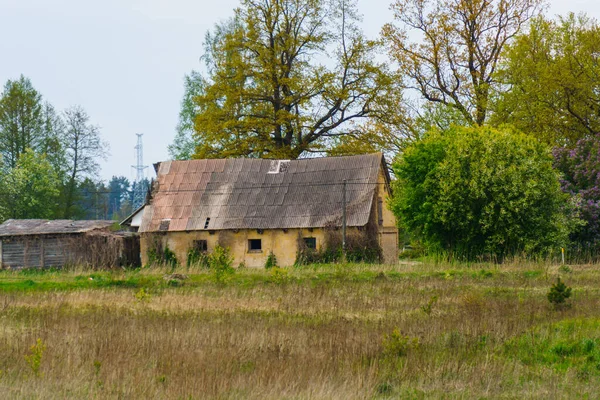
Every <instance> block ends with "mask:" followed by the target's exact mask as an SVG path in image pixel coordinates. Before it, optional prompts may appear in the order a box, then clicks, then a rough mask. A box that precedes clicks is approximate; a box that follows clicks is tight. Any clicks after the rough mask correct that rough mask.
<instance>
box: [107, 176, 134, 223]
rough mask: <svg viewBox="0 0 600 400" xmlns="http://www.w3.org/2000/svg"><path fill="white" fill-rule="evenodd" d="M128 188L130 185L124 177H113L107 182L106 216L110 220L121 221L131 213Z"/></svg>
mask: <svg viewBox="0 0 600 400" xmlns="http://www.w3.org/2000/svg"><path fill="white" fill-rule="evenodd" d="M130 188H131V183H130V182H129V179H127V178H126V177H124V176H113V177H112V178H111V180H110V181H109V182H108V215H110V216H111V217H112V218H116V219H119V220H121V219H123V218H125V217H126V216H127V215H129V214H130V213H131V211H132V210H131V201H130V199H131V190H130ZM123 208H125V209H123Z"/></svg>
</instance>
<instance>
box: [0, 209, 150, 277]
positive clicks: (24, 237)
mask: <svg viewBox="0 0 600 400" xmlns="http://www.w3.org/2000/svg"><path fill="white" fill-rule="evenodd" d="M113 225H114V221H71V220H42V219H22V220H18V219H9V220H7V221H5V222H4V223H3V224H1V225H0V268H12V269H19V268H49V267H57V268H60V267H63V266H66V265H86V266H91V267H97V268H109V267H115V266H122V265H130V266H138V265H139V264H140V244H139V237H138V236H137V234H135V233H133V232H124V231H120V230H114V229H113Z"/></svg>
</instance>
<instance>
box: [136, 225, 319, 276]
mask: <svg viewBox="0 0 600 400" xmlns="http://www.w3.org/2000/svg"><path fill="white" fill-rule="evenodd" d="M212 232H213V233H212V234H211V233H210V232H209V231H190V232H168V233H156V234H152V235H156V237H159V238H160V239H161V241H162V243H163V245H166V246H168V247H169V249H171V250H172V251H173V252H174V253H175V255H176V256H177V260H178V261H179V263H180V264H182V265H185V264H186V263H187V253H188V251H189V249H190V248H191V247H192V246H193V243H194V241H195V240H206V241H207V245H208V251H209V252H211V251H212V250H213V249H214V248H215V246H217V244H220V245H221V246H222V247H229V249H230V250H231V254H232V255H233V257H234V266H238V265H239V264H240V263H242V262H243V263H244V264H245V265H246V266H247V267H252V268H258V267H263V266H264V265H265V262H266V260H267V257H268V255H269V253H270V252H273V254H274V255H275V257H276V258H277V263H278V264H279V265H280V266H282V267H283V266H291V265H294V262H295V261H296V251H297V249H298V234H299V233H300V234H301V235H302V236H301V237H314V238H316V240H317V249H321V248H322V246H323V243H324V233H323V230H321V229H313V230H312V232H311V231H310V230H309V229H289V230H287V231H286V232H284V231H283V230H282V229H271V230H264V231H263V232H262V233H259V232H258V231H257V230H255V229H252V230H239V231H237V232H234V231H212ZM148 235H149V234H144V235H142V238H141V251H142V264H147V262H148V245H149V236H148ZM249 239H261V241H262V250H261V251H250V250H249V249H248V240H249Z"/></svg>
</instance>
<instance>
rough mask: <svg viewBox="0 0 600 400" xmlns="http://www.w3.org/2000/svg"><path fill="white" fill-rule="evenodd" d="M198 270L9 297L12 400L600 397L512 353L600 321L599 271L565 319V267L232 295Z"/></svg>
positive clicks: (352, 277) (586, 277) (355, 270)
mask: <svg viewBox="0 0 600 400" xmlns="http://www.w3.org/2000/svg"><path fill="white" fill-rule="evenodd" d="M165 272H166V271H165V270H162V269H160V268H154V269H150V270H145V271H142V272H140V274H142V275H148V276H160V277H162V275H163V274H164V273H165ZM193 272H194V274H192V275H190V279H189V283H188V284H184V285H183V286H182V287H177V288H171V287H168V286H164V287H163V286H161V287H148V288H147V291H145V292H144V293H145V294H144V295H140V294H139V291H140V289H138V288H132V289H119V288H108V289H107V288H102V289H82V290H66V291H44V290H39V291H29V292H18V291H16V292H15V291H13V292H8V291H6V292H3V293H0V392H1V393H4V394H5V395H3V397H5V398H48V399H59V398H60V399H62V398H166V399H180V398H219V399H228V398H231V399H234V398H236V399H237V398H257V399H258V398H260V399H263V398H267V399H269V398H272V399H279V398H299V399H304V398H323V399H352V398H357V399H363V398H387V397H401V398H481V397H490V398H496V397H509V398H513V397H526V398H553V397H554V398H557V397H576V396H583V395H586V394H587V395H589V396H591V397H594V396H595V394H596V393H599V392H600V380H598V379H597V378H593V376H592V379H587V380H586V379H584V378H585V377H584V378H582V377H581V376H580V375H581V374H579V375H578V374H577V371H576V370H574V369H573V370H567V371H566V372H565V371H559V370H557V369H556V368H553V367H552V366H549V365H527V364H525V363H523V361H522V360H520V359H519V358H518V357H517V358H515V357H513V356H510V355H507V354H506V351H505V348H506V345H505V344H506V343H507V342H508V341H510V340H511V339H513V338H515V337H518V336H519V335H523V334H525V333H526V332H528V331H529V330H530V329H532V328H533V327H540V326H545V325H546V324H550V323H553V322H557V321H561V320H565V319H575V318H592V319H598V318H600V292H599V289H598V288H600V272H598V270H597V266H578V267H573V271H572V272H570V273H568V274H567V276H565V278H564V280H565V281H566V282H567V283H568V284H569V285H570V286H572V287H573V288H574V295H573V299H572V303H573V306H572V307H571V308H568V309H564V310H560V311H556V310H554V309H553V308H552V307H550V305H549V303H548V301H547V300H546V297H545V296H546V293H547V291H548V288H549V285H550V283H551V282H552V281H553V279H554V277H555V276H556V275H557V274H558V271H557V269H556V267H546V266H544V265H541V266H540V265H528V266H519V265H516V264H514V265H504V266H502V267H497V266H495V267H490V266H486V267H485V268H484V269H482V268H481V266H475V267H474V266H471V267H468V268H467V267H462V266H457V265H452V266H449V265H437V266H432V265H418V264H409V265H403V266H396V267H379V266H354V267H352V268H350V269H348V268H340V267H331V266H318V267H314V268H304V269H298V270H290V271H289V272H287V273H286V274H287V275H286V276H287V277H288V278H289V279H286V280H273V279H271V278H272V276H273V272H272V271H255V270H245V271H238V272H236V276H237V277H238V278H239V279H238V280H234V281H232V282H230V283H228V284H217V283H214V282H211V281H209V280H204V278H205V276H203V274H204V275H205V274H209V273H208V272H201V271H193ZM86 273H89V271H85V270H77V271H71V272H63V273H54V274H47V275H45V276H40V277H36V278H35V280H36V281H42V280H44V279H48V280H69V279H71V278H73V277H76V276H78V275H81V274H86ZM28 278H30V277H28V276H22V277H21V276H20V275H19V274H18V273H15V274H12V275H10V274H8V273H7V274H5V275H0V279H13V280H15V281H16V280H19V279H28ZM246 278H247V279H246ZM194 282H196V284H193V283H194ZM248 282H253V283H252V284H248ZM434 298H435V299H434ZM432 299H434V300H432ZM428 304H430V308H429V309H427V307H426V306H427V305H428ZM394 330H396V331H397V332H398V334H399V338H400V340H396V342H394V341H393V340H392V339H393V335H392V332H394ZM598 334H599V337H600V332H598ZM37 339H41V340H42V342H43V343H44V344H45V345H46V350H45V351H44V352H43V354H42V359H41V366H40V370H39V371H40V374H39V376H36V375H35V374H34V373H33V371H32V368H31V366H30V365H29V364H28V362H27V360H26V359H25V356H26V355H29V354H30V353H31V351H32V350H31V346H32V345H34V344H35V343H36V340H37Z"/></svg>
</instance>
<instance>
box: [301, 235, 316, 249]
mask: <svg viewBox="0 0 600 400" xmlns="http://www.w3.org/2000/svg"><path fill="white" fill-rule="evenodd" d="M304 245H305V246H306V247H307V248H309V249H313V250H316V249H317V238H314V237H305V238H304Z"/></svg>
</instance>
